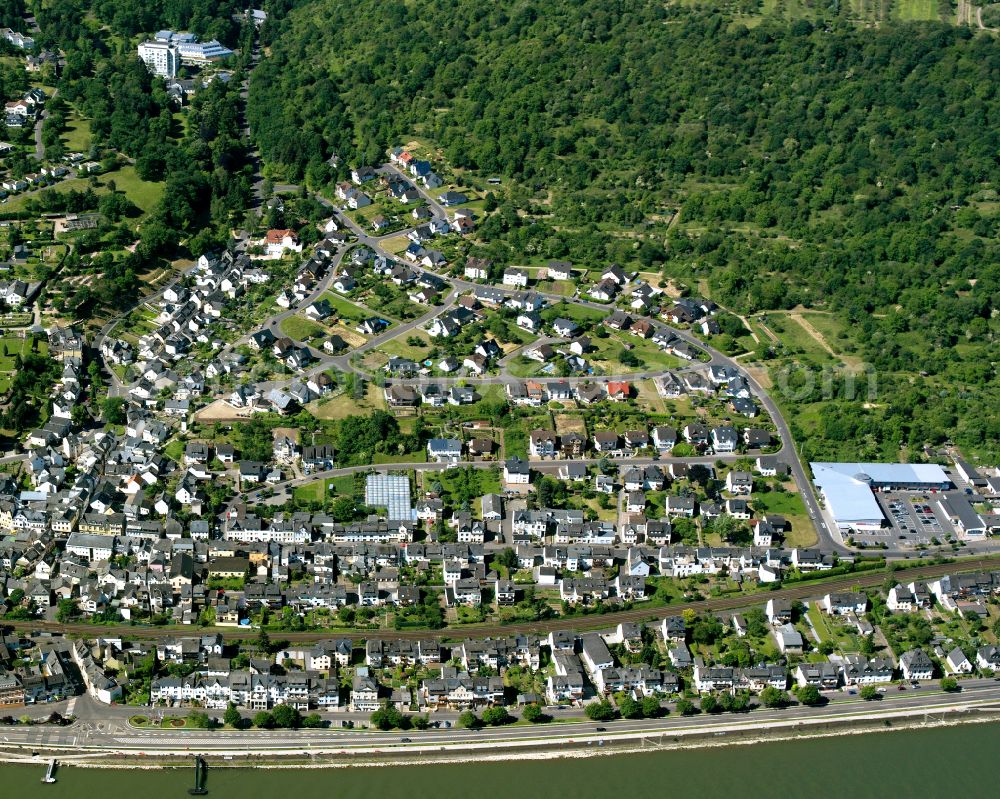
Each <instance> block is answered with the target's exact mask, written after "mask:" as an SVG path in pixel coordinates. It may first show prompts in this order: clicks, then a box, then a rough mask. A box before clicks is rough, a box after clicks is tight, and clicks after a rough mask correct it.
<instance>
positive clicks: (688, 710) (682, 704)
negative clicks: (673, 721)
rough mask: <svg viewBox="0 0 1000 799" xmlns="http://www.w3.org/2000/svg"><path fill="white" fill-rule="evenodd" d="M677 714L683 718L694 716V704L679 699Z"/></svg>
mask: <svg viewBox="0 0 1000 799" xmlns="http://www.w3.org/2000/svg"><path fill="white" fill-rule="evenodd" d="M677 712H678V713H680V714H681V715H682V716H693V715H694V714H695V712H696V708H695V706H694V702H691V701H690V700H688V699H678V700H677Z"/></svg>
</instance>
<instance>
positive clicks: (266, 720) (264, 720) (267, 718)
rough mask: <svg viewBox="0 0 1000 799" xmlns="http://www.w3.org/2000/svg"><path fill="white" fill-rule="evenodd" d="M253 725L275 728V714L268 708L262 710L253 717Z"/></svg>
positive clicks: (262, 727)
mask: <svg viewBox="0 0 1000 799" xmlns="http://www.w3.org/2000/svg"><path fill="white" fill-rule="evenodd" d="M253 726H254V727H257V728H258V729H261V730H271V729H274V716H272V715H271V714H270V713H268V712H267V711H266V710H261V711H260V712H259V713H257V714H256V715H255V716H254V717H253Z"/></svg>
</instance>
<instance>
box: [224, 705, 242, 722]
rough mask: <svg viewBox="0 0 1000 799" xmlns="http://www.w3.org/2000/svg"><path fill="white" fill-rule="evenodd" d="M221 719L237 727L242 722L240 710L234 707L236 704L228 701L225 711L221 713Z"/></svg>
mask: <svg viewBox="0 0 1000 799" xmlns="http://www.w3.org/2000/svg"><path fill="white" fill-rule="evenodd" d="M222 720H223V721H224V722H225V723H226V724H228V725H229V726H230V727H239V726H240V725H241V723H242V722H243V717H242V716H240V711H239V710H237V709H236V705H234V704H233V703H232V702H230V703H229V705H228V706H227V707H226V712H225V713H224V714H223V715H222Z"/></svg>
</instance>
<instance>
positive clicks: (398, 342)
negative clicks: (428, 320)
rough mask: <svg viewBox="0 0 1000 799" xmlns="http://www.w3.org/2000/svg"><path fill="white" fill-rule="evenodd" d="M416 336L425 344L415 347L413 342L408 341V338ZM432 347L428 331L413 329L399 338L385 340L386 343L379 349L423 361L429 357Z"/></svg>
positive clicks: (397, 356)
mask: <svg viewBox="0 0 1000 799" xmlns="http://www.w3.org/2000/svg"><path fill="white" fill-rule="evenodd" d="M414 337H416V338H418V339H420V340H421V341H422V342H424V346H423V347H415V346H414V345H412V344H407V343H406V340H407V339H408V338H414ZM430 347H431V342H430V336H428V335H427V333H425V332H424V331H423V330H411V331H410V332H409V333H407V334H406V335H405V336H400V337H399V338H394V339H390V340H389V341H387V342H385V344H383V345H382V346H381V347H379V351H381V352H384V353H385V354H386V355H389V356H394V357H396V358H410V359H411V360H414V361H421V360H423V359H424V358H426V357H427V353H428V352H430Z"/></svg>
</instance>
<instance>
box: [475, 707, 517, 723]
mask: <svg viewBox="0 0 1000 799" xmlns="http://www.w3.org/2000/svg"><path fill="white" fill-rule="evenodd" d="M513 720H514V718H513V716H511V715H510V713H508V712H507V708H505V707H488V708H486V710H484V711H483V723H484V724H489V725H490V726H491V727H502V726H503V725H504V724H510V722H512V721H513Z"/></svg>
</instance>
